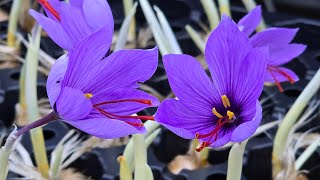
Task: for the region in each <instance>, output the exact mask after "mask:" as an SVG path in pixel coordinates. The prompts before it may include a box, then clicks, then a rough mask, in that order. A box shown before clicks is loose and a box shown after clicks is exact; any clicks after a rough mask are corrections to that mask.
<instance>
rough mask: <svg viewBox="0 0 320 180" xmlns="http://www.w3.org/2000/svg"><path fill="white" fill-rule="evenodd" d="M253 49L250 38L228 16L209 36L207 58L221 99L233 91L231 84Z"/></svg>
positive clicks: (206, 50) (223, 18)
mask: <svg viewBox="0 0 320 180" xmlns="http://www.w3.org/2000/svg"><path fill="white" fill-rule="evenodd" d="M251 48H252V47H251V43H250V42H249V39H248V37H247V36H246V35H245V34H244V33H243V32H241V31H240V30H239V28H238V26H237V25H236V24H235V23H234V22H233V21H232V20H231V19H230V18H229V17H228V16H223V17H222V20H221V22H220V24H219V25H218V26H217V28H216V29H215V30H214V31H213V32H212V33H211V35H210V36H209V38H208V41H207V45H206V49H205V58H206V60H207V64H208V67H209V70H210V73H211V76H212V81H213V83H214V84H215V85H216V88H217V89H218V92H219V94H220V96H219V98H220V97H221V95H224V94H228V92H230V91H231V90H232V89H231V88H232V87H231V86H230V83H231V82H233V81H234V80H233V79H234V78H237V77H238V76H239V75H240V74H239V73H240V72H238V71H239V69H241V67H242V66H244V63H243V61H244V59H245V57H246V55H247V54H248V52H249V51H250V50H251ZM241 73H243V72H241ZM235 88H236V87H235ZM219 102H221V100H220V101H219Z"/></svg>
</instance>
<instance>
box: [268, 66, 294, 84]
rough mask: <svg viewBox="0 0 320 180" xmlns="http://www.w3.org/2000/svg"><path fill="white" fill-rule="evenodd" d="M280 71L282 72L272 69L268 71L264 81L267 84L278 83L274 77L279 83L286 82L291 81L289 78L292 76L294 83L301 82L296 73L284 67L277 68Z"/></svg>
mask: <svg viewBox="0 0 320 180" xmlns="http://www.w3.org/2000/svg"><path fill="white" fill-rule="evenodd" d="M277 68H278V70H280V71H281V73H280V71H277V70H274V71H270V69H268V70H267V71H266V72H265V74H264V81H265V82H272V83H274V82H276V80H275V79H274V77H275V78H276V79H277V81H278V82H284V81H289V79H288V76H290V77H291V78H292V79H293V80H294V82H297V81H299V77H298V76H297V75H296V73H294V72H293V71H292V70H290V69H287V68H283V67H277ZM285 74H286V75H285Z"/></svg>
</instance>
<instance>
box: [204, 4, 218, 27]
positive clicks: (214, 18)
mask: <svg viewBox="0 0 320 180" xmlns="http://www.w3.org/2000/svg"><path fill="white" fill-rule="evenodd" d="M201 4H202V7H203V9H204V12H205V13H206V15H207V17H208V21H209V25H210V28H211V30H213V29H214V28H215V27H217V26H218V24H219V22H220V18H219V13H218V9H217V6H216V4H215V2H214V0H201Z"/></svg>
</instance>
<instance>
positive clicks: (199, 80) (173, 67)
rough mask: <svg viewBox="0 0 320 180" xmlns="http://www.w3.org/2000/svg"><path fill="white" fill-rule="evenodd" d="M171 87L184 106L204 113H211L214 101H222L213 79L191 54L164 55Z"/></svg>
mask: <svg viewBox="0 0 320 180" xmlns="http://www.w3.org/2000/svg"><path fill="white" fill-rule="evenodd" d="M163 63H164V67H165V69H166V72H167V76H168V80H169V83H170V87H171V89H172V91H173V92H174V94H175V95H176V96H177V98H178V99H179V101H180V102H181V103H183V104H184V106H186V107H188V108H189V109H192V110H193V111H195V112H198V113H199V114H203V115H211V114H212V112H211V111H212V108H213V104H214V102H221V100H220V96H219V95H218V94H217V91H216V90H215V88H214V86H213V83H212V81H211V80H210V78H209V77H208V75H207V74H206V73H205V71H204V69H203V68H202V66H201V65H200V63H199V62H197V60H196V59H194V58H193V57H191V56H189V55H183V54H169V55H165V56H164V57H163Z"/></svg>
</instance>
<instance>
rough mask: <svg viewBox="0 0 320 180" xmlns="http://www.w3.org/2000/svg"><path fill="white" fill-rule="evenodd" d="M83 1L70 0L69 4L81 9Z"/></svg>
mask: <svg viewBox="0 0 320 180" xmlns="http://www.w3.org/2000/svg"><path fill="white" fill-rule="evenodd" d="M83 1H84V0H70V4H71V6H74V7H78V8H81V9H82V7H83Z"/></svg>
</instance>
